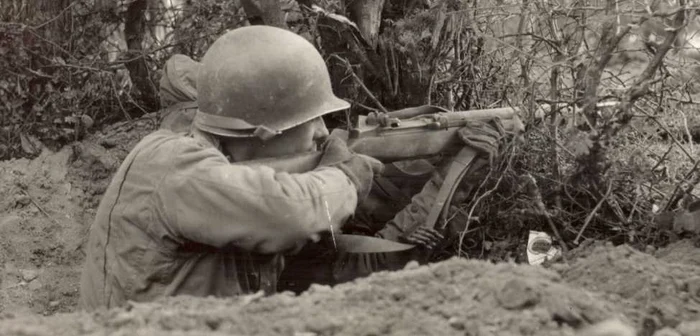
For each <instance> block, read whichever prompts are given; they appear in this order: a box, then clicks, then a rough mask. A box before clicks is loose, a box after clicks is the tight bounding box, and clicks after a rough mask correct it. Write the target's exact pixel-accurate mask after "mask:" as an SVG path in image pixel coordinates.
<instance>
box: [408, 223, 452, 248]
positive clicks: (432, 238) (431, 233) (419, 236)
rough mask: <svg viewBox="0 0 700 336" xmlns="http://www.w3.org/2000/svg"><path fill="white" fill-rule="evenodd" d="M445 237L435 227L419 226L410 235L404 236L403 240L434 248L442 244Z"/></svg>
mask: <svg viewBox="0 0 700 336" xmlns="http://www.w3.org/2000/svg"><path fill="white" fill-rule="evenodd" d="M444 239H445V237H444V236H443V235H442V234H441V233H440V232H438V231H437V230H435V229H432V228H426V227H418V228H417V229H416V230H415V231H413V233H411V234H410V235H408V236H406V237H403V238H402V239H401V240H402V242H404V243H409V244H413V245H419V246H422V247H425V248H427V249H434V248H436V247H437V246H438V245H440V244H441V243H442V242H443V240H444Z"/></svg>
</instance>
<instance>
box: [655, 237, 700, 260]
mask: <svg viewBox="0 0 700 336" xmlns="http://www.w3.org/2000/svg"><path fill="white" fill-rule="evenodd" d="M699 247H700V246H698V241H697V240H695V241H693V240H687V239H686V240H680V241H677V242H675V243H672V244H670V245H668V246H666V247H665V248H662V249H660V250H658V251H657V252H656V253H655V254H654V255H655V256H656V257H657V258H659V259H661V260H664V261H666V262H670V263H680V264H688V265H695V266H700V253H699V252H698V251H700V248H699Z"/></svg>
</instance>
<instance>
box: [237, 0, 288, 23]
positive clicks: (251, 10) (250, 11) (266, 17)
mask: <svg viewBox="0 0 700 336" xmlns="http://www.w3.org/2000/svg"><path fill="white" fill-rule="evenodd" d="M241 4H242V5H243V10H244V11H245V13H246V17H247V19H248V22H249V23H250V24H251V25H267V26H275V27H279V28H284V29H288V28H289V27H288V26H287V22H286V21H285V20H284V13H283V12H282V6H281V5H280V2H279V0H241Z"/></svg>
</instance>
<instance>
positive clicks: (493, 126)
mask: <svg viewBox="0 0 700 336" xmlns="http://www.w3.org/2000/svg"><path fill="white" fill-rule="evenodd" d="M457 134H458V135H459V137H460V139H462V141H464V143H465V144H466V145H468V146H471V147H473V148H474V149H476V150H477V151H479V152H480V153H482V154H485V155H486V156H487V157H488V158H489V161H491V162H493V160H494V159H495V158H496V157H497V156H498V153H499V149H500V145H501V142H502V141H503V139H505V135H506V132H505V128H504V127H503V124H502V123H501V120H500V119H499V118H494V119H491V120H489V121H479V120H476V121H470V122H469V123H468V124H467V125H466V126H464V127H462V128H461V129H460V130H459V131H458V133H457Z"/></svg>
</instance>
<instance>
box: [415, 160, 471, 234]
mask: <svg viewBox="0 0 700 336" xmlns="http://www.w3.org/2000/svg"><path fill="white" fill-rule="evenodd" d="M476 156H477V152H476V151H475V150H474V149H472V148H471V147H468V146H465V147H464V148H462V149H461V150H460V151H459V153H457V155H456V156H455V157H454V159H453V160H452V164H451V165H450V168H449V170H448V171H447V176H445V179H444V181H443V182H442V185H441V186H440V190H439V191H438V194H437V197H435V202H434V203H433V206H432V207H431V208H430V213H428V217H427V219H426V220H425V227H429V228H435V229H437V230H442V229H444V226H445V224H446V223H440V226H439V227H438V226H436V225H437V224H438V223H437V220H438V217H440V214H441V213H442V212H443V209H445V207H449V204H448V202H449V201H450V200H451V199H452V195H454V193H455V191H456V190H457V186H458V185H459V182H460V181H461V180H462V178H463V177H464V175H465V174H466V173H467V171H468V170H469V168H470V167H471V166H472V164H473V163H474V159H475V158H476Z"/></svg>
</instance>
